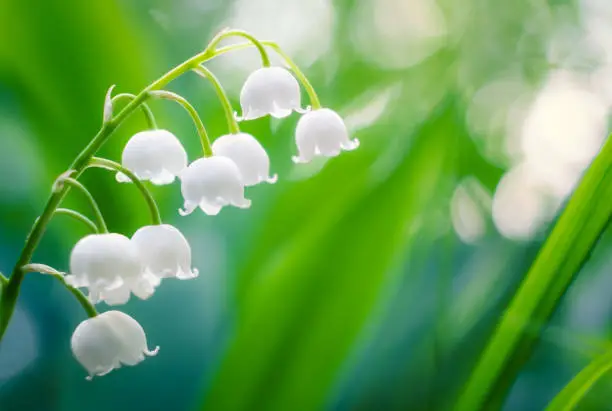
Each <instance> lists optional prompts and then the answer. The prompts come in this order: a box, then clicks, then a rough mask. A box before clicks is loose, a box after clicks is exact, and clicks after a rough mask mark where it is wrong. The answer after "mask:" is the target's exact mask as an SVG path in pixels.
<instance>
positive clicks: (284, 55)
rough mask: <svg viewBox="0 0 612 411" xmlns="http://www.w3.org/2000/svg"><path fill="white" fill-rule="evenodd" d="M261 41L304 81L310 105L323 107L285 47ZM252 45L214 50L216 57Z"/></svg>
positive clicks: (236, 45) (314, 107)
mask: <svg viewBox="0 0 612 411" xmlns="http://www.w3.org/2000/svg"><path fill="white" fill-rule="evenodd" d="M260 43H261V44H263V45H264V46H266V47H270V48H271V49H272V50H274V51H275V52H276V53H277V54H278V55H279V56H281V57H282V58H283V60H284V61H285V63H286V64H287V65H288V66H289V68H290V69H291V71H293V73H294V74H295V77H297V79H298V81H299V82H300V83H302V86H303V87H304V90H306V94H308V98H309V99H310V105H311V106H312V108H313V109H315V110H316V109H319V108H321V101H320V100H319V96H318V95H317V92H316V91H315V89H314V87H313V86H312V84H311V83H310V81H309V80H308V78H307V77H306V75H305V74H304V73H303V72H302V70H300V68H299V67H298V65H297V64H295V62H294V61H293V60H292V59H291V57H289V55H288V54H287V53H285V52H284V51H283V49H281V47H280V46H279V45H278V44H277V43H275V42H272V41H262V42H260ZM250 47H253V44H252V43H239V44H232V45H229V46H225V47H220V48H218V49H216V50H214V56H215V57H216V56H220V55H222V54H225V53H229V52H232V51H238V50H243V49H247V48H250Z"/></svg>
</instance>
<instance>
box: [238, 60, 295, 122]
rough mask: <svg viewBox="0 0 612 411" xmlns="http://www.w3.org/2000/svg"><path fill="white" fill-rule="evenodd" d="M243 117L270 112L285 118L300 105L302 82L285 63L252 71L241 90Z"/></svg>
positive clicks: (250, 117)
mask: <svg viewBox="0 0 612 411" xmlns="http://www.w3.org/2000/svg"><path fill="white" fill-rule="evenodd" d="M240 106H241V107H242V118H239V120H253V119H256V118H259V117H263V116H265V115H268V114H270V115H271V116H272V117H276V118H283V117H287V116H288V115H290V114H291V112H292V111H294V110H295V111H302V110H301V109H300V85H299V83H298V82H297V80H296V79H295V77H293V75H292V74H291V73H290V72H289V70H287V69H284V68H282V67H262V68H260V69H258V70H256V71H254V72H253V73H251V74H250V75H249V77H248V78H247V79H246V81H245V83H244V86H242V90H241V91H240Z"/></svg>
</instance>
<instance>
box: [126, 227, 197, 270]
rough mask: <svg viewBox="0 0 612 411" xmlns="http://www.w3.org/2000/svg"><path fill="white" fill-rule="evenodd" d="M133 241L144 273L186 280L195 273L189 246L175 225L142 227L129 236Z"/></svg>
mask: <svg viewBox="0 0 612 411" xmlns="http://www.w3.org/2000/svg"><path fill="white" fill-rule="evenodd" d="M132 243H134V245H135V246H136V249H137V250H138V253H139V254H140V260H141V262H142V264H143V265H144V269H145V272H147V273H149V274H151V275H154V276H156V277H158V278H160V279H161V278H169V277H175V278H178V279H180V280H187V279H190V278H195V277H197V276H198V270H197V269H195V268H193V269H192V268H191V247H190V246H189V243H188V242H187V239H185V237H184V236H183V234H181V232H180V231H179V230H178V229H176V228H175V227H173V226H171V225H169V224H161V225H149V226H145V227H142V228H140V229H138V231H136V232H135V233H134V235H133V236H132Z"/></svg>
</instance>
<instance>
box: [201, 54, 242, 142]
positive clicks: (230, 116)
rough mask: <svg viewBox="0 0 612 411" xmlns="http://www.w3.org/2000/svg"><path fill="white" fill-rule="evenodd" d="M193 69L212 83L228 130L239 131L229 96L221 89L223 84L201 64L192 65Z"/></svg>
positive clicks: (234, 132) (231, 131) (233, 132)
mask: <svg viewBox="0 0 612 411" xmlns="http://www.w3.org/2000/svg"><path fill="white" fill-rule="evenodd" d="M193 71H195V72H196V73H197V74H199V75H200V76H202V77H204V78H205V79H207V80H209V81H210V82H211V83H212V85H213V87H214V88H215V92H216V93H217V97H219V100H220V101H221V105H222V106H223V111H224V112H225V118H226V120H227V128H228V129H229V132H230V133H232V134H236V133H239V132H240V127H238V122H237V121H236V118H235V117H234V110H232V104H231V103H230V101H229V98H228V97H227V93H226V92H225V90H224V89H223V86H222V85H221V82H220V81H219V79H218V78H217V77H216V76H215V75H214V74H213V73H212V71H210V70H209V69H207V68H206V67H204V66H203V65H201V64H200V65H199V66H197V67H194V68H193Z"/></svg>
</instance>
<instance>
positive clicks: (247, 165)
mask: <svg viewBox="0 0 612 411" xmlns="http://www.w3.org/2000/svg"><path fill="white" fill-rule="evenodd" d="M212 149H213V152H214V153H215V155H218V156H223V157H228V158H230V159H231V160H232V161H234V163H236V165H237V166H238V169H239V170H240V174H241V176H242V182H243V183H244V185H245V186H253V185H255V184H258V183H260V182H262V181H265V182H266V183H275V182H276V180H277V179H278V176H277V175H276V174H275V175H273V176H270V158H269V157H268V153H266V150H265V149H264V148H263V147H262V145H261V144H260V143H259V141H257V139H256V138H255V137H253V136H252V135H250V134H247V133H235V134H226V135H224V136H221V137H219V138H218V139H216V140H215V141H214V142H213V145H212Z"/></svg>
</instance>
